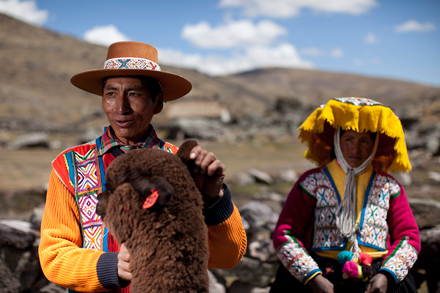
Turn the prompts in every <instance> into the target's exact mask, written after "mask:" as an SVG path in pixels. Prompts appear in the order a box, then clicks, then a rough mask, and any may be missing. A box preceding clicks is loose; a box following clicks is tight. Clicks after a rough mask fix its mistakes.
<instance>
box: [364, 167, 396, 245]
mask: <svg viewBox="0 0 440 293" xmlns="http://www.w3.org/2000/svg"><path fill="white" fill-rule="evenodd" d="M398 194H400V186H399V184H398V183H397V181H395V180H394V179H392V178H391V177H388V176H384V175H376V178H374V180H373V184H372V186H371V190H370V194H369V195H368V197H367V200H368V201H367V204H366V207H365V210H364V211H363V214H364V217H363V219H364V222H363V223H361V228H362V232H361V239H360V242H359V243H360V244H362V243H366V244H369V245H370V246H373V247H374V248H375V249H378V250H382V251H383V250H386V248H387V247H386V245H387V236H388V223H387V214H388V209H389V207H390V200H391V198H392V197H394V196H396V195H398Z"/></svg>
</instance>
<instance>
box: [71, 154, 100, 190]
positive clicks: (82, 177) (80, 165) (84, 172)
mask: <svg viewBox="0 0 440 293" xmlns="http://www.w3.org/2000/svg"><path fill="white" fill-rule="evenodd" d="M95 152H96V149H95V148H92V149H90V150H89V151H88V152H87V154H85V155H84V156H81V155H80V154H78V153H77V152H74V154H75V163H76V166H77V169H76V170H77V192H78V194H82V193H84V192H90V191H93V190H96V189H97V188H99V183H100V182H99V180H98V177H99V175H98V174H99V172H98V164H97V161H96V154H95Z"/></svg>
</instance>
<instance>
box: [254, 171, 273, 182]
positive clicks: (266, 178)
mask: <svg viewBox="0 0 440 293" xmlns="http://www.w3.org/2000/svg"><path fill="white" fill-rule="evenodd" d="M249 175H251V176H252V177H254V178H255V180H256V181H257V182H262V183H265V184H268V185H270V184H272V183H273V178H272V176H270V175H269V174H267V173H266V172H263V171H261V170H257V169H254V168H251V169H249Z"/></svg>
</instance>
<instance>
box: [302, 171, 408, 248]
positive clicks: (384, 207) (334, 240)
mask: <svg viewBox="0 0 440 293" xmlns="http://www.w3.org/2000/svg"><path fill="white" fill-rule="evenodd" d="M324 170H325V169H322V170H320V171H318V172H316V173H311V174H310V175H309V176H307V178H305V180H303V181H302V182H301V183H300V186H301V188H302V189H303V190H304V191H305V192H306V193H307V194H309V195H310V196H312V197H313V198H315V200H316V208H315V223H314V231H313V242H312V246H311V248H310V251H319V250H322V249H323V248H325V249H328V248H330V249H344V248H345V245H346V243H345V242H344V238H343V237H342V235H341V234H340V233H339V232H338V231H339V230H338V229H337V227H336V217H335V213H336V207H337V205H338V195H337V192H336V191H335V189H334V187H333V185H332V183H331V181H330V179H329V178H328V177H327V176H329V175H327V173H326V172H325V171H324ZM399 194H400V186H399V184H398V183H397V181H396V180H394V179H393V178H391V177H389V176H386V175H379V174H376V175H375V178H374V180H373V183H372V186H371V188H370V192H369V194H368V196H366V197H365V198H366V200H367V204H366V205H365V209H363V210H362V217H361V219H363V222H362V223H360V225H359V227H360V239H359V244H366V245H367V246H370V247H373V248H375V249H377V250H380V251H384V250H386V248H387V247H386V245H387V237H388V224H387V213H388V209H389V207H390V200H391V198H393V197H395V196H397V195H399Z"/></svg>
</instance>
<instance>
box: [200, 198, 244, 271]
mask: <svg viewBox="0 0 440 293" xmlns="http://www.w3.org/2000/svg"><path fill="white" fill-rule="evenodd" d="M208 241H209V261H208V268H209V269H211V268H219V269H232V268H233V267H235V266H236V265H237V264H238V263H239V262H240V260H241V259H242V258H243V255H244V253H245V252H246V246H247V238H246V232H245V230H244V228H243V224H242V222H241V217H240V213H239V211H238V209H237V207H235V205H234V210H233V212H232V214H231V216H230V217H229V218H228V219H227V220H226V221H224V222H223V223H220V224H218V225H214V226H208Z"/></svg>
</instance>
